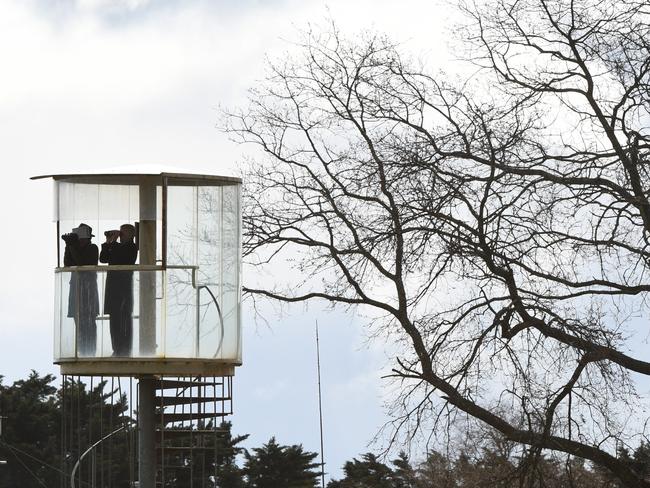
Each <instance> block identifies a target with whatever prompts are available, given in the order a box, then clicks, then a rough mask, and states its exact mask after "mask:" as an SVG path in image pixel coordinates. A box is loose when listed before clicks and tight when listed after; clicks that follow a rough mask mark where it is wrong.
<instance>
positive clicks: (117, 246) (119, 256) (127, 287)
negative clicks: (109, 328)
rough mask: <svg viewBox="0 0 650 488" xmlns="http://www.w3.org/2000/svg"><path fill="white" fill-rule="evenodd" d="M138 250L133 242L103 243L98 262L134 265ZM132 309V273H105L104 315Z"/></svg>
mask: <svg viewBox="0 0 650 488" xmlns="http://www.w3.org/2000/svg"><path fill="white" fill-rule="evenodd" d="M137 257H138V248H137V247H136V245H135V244H134V243H133V242H105V243H103V244H102V252H101V253H100V254H99V260H100V261H101V262H102V263H107V264H135V260H136V259H137ZM124 307H127V308H132V307H133V271H109V272H108V273H106V291H105V293H104V313H107V314H111V313H119V311H120V310H125V308H124Z"/></svg>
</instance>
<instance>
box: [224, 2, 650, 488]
mask: <svg viewBox="0 0 650 488" xmlns="http://www.w3.org/2000/svg"><path fill="white" fill-rule="evenodd" d="M487 3H488V4H489V5H485V6H482V7H476V6H471V5H463V6H462V7H461V8H462V9H464V11H465V13H466V14H467V15H468V18H469V19H470V22H468V24H467V26H466V27H467V30H466V31H465V33H464V39H465V44H464V46H465V48H467V53H468V60H469V62H470V63H471V64H472V66H474V68H476V67H477V66H478V70H476V69H474V71H475V72H474V73H473V74H472V76H471V77H468V78H467V80H465V81H464V82H463V83H462V84H459V83H456V82H449V81H445V79H444V77H443V76H442V75H431V74H428V72H427V70H426V69H425V68H423V67H422V66H419V65H418V64H417V63H415V62H412V61H410V60H408V59H405V58H404V56H403V55H401V54H400V52H399V48H398V47H397V46H395V45H394V44H392V43H391V42H390V41H389V40H388V39H386V38H383V37H381V36H377V35H364V36H363V37H362V38H360V40H357V41H352V42H350V41H348V40H346V39H345V38H344V36H342V35H340V34H339V33H338V32H337V31H336V29H335V28H332V29H330V30H328V31H326V32H324V33H318V32H316V33H314V32H311V33H308V34H307V35H306V38H305V40H304V43H303V44H302V45H301V50H300V52H301V55H300V56H298V57H297V58H295V59H291V60H288V61H286V62H283V63H276V64H274V65H272V66H271V72H270V74H269V76H268V79H267V80H266V83H264V84H262V85H261V86H260V87H258V88H257V89H255V90H254V91H252V92H251V103H250V106H249V107H248V108H246V109H245V110H243V111H240V112H233V113H230V114H229V117H228V121H229V122H228V130H230V131H231V133H232V135H233V136H234V137H235V138H236V139H239V140H241V141H243V142H252V143H255V144H257V145H259V146H260V147H261V148H262V150H263V151H264V152H265V153H266V155H268V160H267V161H266V164H265V163H263V162H258V164H256V165H253V166H252V169H251V172H250V174H249V175H248V176H247V178H246V190H247V195H246V199H245V210H244V221H245V236H244V252H245V256H246V257H247V258H248V259H249V261H250V262H252V263H253V264H256V265H258V266H268V265H270V264H271V263H273V262H274V261H281V262H288V263H289V267H290V269H291V270H292V274H291V275H290V277H289V280H288V281H287V282H286V283H284V284H283V283H282V282H281V280H278V283H276V285H275V286H274V287H273V288H261V287H249V288H248V289H247V290H246V291H247V292H249V293H251V294H253V295H255V296H264V297H269V298H271V299H274V300H280V301H285V302H300V301H309V300H314V299H323V300H326V301H329V302H331V303H334V304H344V305H348V306H363V307H364V308H365V309H366V310H374V314H373V315H372V317H373V318H372V320H369V322H370V323H369V326H370V327H371V328H372V330H373V333H374V334H380V335H386V336H390V337H392V338H393V339H394V340H395V341H397V342H399V343H401V345H402V347H401V349H400V351H402V352H401V353H400V354H399V356H397V357H395V358H394V375H395V377H397V378H399V381H401V383H402V388H403V394H402V395H400V397H399V400H398V401H399V403H400V404H401V406H402V407H403V409H402V413H401V414H400V415H398V417H396V419H395V425H396V427H397V428H398V429H401V430H402V431H406V432H407V433H411V432H413V431H414V430H417V429H424V428H429V429H431V428H433V426H432V424H431V423H430V422H436V421H438V420H439V419H441V417H440V415H439V414H440V413H444V412H454V411H462V412H464V413H466V414H468V415H469V416H471V417H473V418H475V419H478V420H479V421H481V422H483V423H485V424H487V425H489V426H490V427H492V428H494V429H496V430H497V431H499V432H500V433H502V434H503V435H504V436H505V437H506V438H507V439H509V440H511V441H515V442H516V443H518V444H519V445H520V446H522V449H523V450H524V452H525V454H526V455H527V456H528V458H529V459H530V460H532V461H534V460H535V459H538V458H539V457H540V455H541V452H542V451H543V450H553V451H557V452H562V453H566V454H568V455H570V456H578V457H581V458H584V459H587V460H590V461H592V462H593V463H596V464H598V465H600V466H603V467H606V468H607V469H609V470H611V471H612V472H613V473H614V474H615V475H616V476H618V477H619V478H620V480H621V481H622V482H623V483H624V484H625V485H626V486H650V482H648V481H647V480H643V479H642V476H641V475H639V474H638V473H636V472H635V471H634V469H633V468H631V467H630V466H629V463H625V462H624V461H622V460H621V459H619V458H617V448H618V447H619V446H620V445H623V444H624V443H626V442H630V441H631V440H633V436H634V434H637V435H644V431H643V429H644V420H645V418H640V419H639V421H638V422H637V423H630V422H629V418H631V417H633V416H634V415H635V414H636V417H637V418H638V416H639V411H640V409H639V408H638V405H639V404H640V401H641V400H642V399H640V398H639V397H638V395H637V394H636V392H635V383H634V381H633V380H634V378H635V377H636V376H634V375H635V374H636V375H640V376H639V377H644V376H648V375H649V374H650V362H648V361H645V360H644V359H643V358H639V357H636V356H634V354H633V352H631V350H630V347H631V344H630V343H629V338H630V335H631V334H632V333H633V332H634V318H635V317H645V318H647V312H648V308H647V298H648V292H650V275H649V273H650V200H649V197H650V156H649V154H650V129H648V128H647V126H648V121H649V120H650V114H649V113H648V112H649V111H650V90H649V89H648V88H649V82H650V75H649V70H650V32H649V16H650V7H649V5H648V4H647V2H635V1H626V0H623V1H621V0H618V1H616V0H603V1H596V0H574V1H568V0H531V1H525V2H521V1H517V0H497V1H492V2H487ZM285 266H286V265H285ZM637 325H638V324H637ZM440 398H441V399H442V400H443V402H440V401H439V400H438V399H440ZM639 432H640V434H639ZM533 465H534V463H533Z"/></svg>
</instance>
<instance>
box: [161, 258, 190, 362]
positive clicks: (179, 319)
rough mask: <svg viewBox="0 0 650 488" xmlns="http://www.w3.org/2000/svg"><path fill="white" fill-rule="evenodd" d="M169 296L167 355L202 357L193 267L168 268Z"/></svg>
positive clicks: (165, 350) (166, 337) (165, 351)
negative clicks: (199, 346)
mask: <svg viewBox="0 0 650 488" xmlns="http://www.w3.org/2000/svg"><path fill="white" fill-rule="evenodd" d="M166 298H167V310H166V314H165V345H164V354H165V356H166V357H181V358H195V357H198V356H197V344H198V333H199V331H198V328H197V321H196V311H197V306H196V304H197V294H196V290H195V289H194V287H193V286H192V271H191V270H190V269H169V270H167V297H166Z"/></svg>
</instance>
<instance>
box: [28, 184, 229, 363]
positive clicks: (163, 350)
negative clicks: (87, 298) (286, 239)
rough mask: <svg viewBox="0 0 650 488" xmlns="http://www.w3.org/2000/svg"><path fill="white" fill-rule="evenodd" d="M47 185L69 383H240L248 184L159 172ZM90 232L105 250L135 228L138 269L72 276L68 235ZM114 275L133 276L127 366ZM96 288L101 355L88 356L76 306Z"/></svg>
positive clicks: (60, 350) (102, 268)
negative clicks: (108, 298) (110, 305)
mask: <svg viewBox="0 0 650 488" xmlns="http://www.w3.org/2000/svg"><path fill="white" fill-rule="evenodd" d="M38 178H53V180H54V207H55V215H54V220H55V221H56V236H55V238H56V246H57V249H58V263H57V268H56V269H55V273H54V275H55V305H54V362H55V363H57V364H59V365H60V367H61V373H62V374H69V375H126V376H133V375H145V374H146V375H151V374H153V375H214V376H232V375H233V374H234V367H235V366H239V365H241V361H242V357H241V356H242V345H241V316H240V308H241V307H240V305H241V291H240V289H241V286H240V273H241V264H240V263H241V258H240V256H241V215H240V207H241V206H240V191H241V180H240V179H238V178H234V177H223V176H215V175H201V174H190V173H173V172H151V171H148V172H144V173H132V174H127V173H120V174H117V173H115V174H114V173H102V174H59V175H44V176H36V177H34V179H38ZM81 223H84V224H87V225H89V226H90V227H92V233H93V234H94V236H95V237H94V238H93V239H92V243H94V244H96V245H97V246H98V247H100V248H101V244H102V243H103V242H104V240H105V238H104V233H105V232H106V231H110V230H114V229H119V228H120V226H121V225H123V224H131V225H133V226H135V228H136V236H135V242H136V245H137V248H138V255H137V261H136V264H134V265H105V264H99V265H97V266H94V265H90V266H68V267H66V266H64V249H65V243H64V242H63V240H62V239H61V235H62V234H65V233H69V232H71V231H72V229H73V228H76V227H78V226H79V224H81ZM111 273H122V274H123V275H124V274H125V275H130V276H132V299H133V300H132V304H133V312H132V317H131V318H132V344H131V347H130V348H129V349H130V351H131V353H130V355H127V356H114V355H113V347H112V345H111V331H110V326H109V323H110V316H109V314H108V313H107V310H104V297H105V293H106V284H107V278H108V277H109V276H110V274H111ZM109 280H110V278H109ZM89 282H90V283H95V282H96V285H97V300H96V301H97V303H98V309H97V311H96V317H95V318H94V320H95V324H96V343H95V344H94V347H92V348H90V351H91V352H88V351H89V349H88V348H84V347H81V346H80V344H81V342H82V341H80V337H79V335H80V331H79V328H78V327H77V326H76V324H77V322H78V320H79V317H80V316H81V315H83V314H84V313H87V311H86V312H85V311H84V310H79V307H83V306H84V305H83V303H84V301H83V300H78V299H75V297H78V295H79V294H80V293H83V291H80V289H79V288H80V286H79V283H89ZM92 286H93V287H94V284H93V285H92ZM93 289H94V288H93ZM128 292H130V291H127V293H128ZM86 306H87V305H86ZM93 315H95V314H94V313H93Z"/></svg>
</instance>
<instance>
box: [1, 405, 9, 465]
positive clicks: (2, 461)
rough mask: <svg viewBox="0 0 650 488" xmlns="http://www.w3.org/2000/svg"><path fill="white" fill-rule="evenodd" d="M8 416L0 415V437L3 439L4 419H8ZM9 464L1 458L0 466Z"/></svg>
mask: <svg viewBox="0 0 650 488" xmlns="http://www.w3.org/2000/svg"><path fill="white" fill-rule="evenodd" d="M6 418H7V417H3V416H2V415H0V439H2V419H6ZM4 464H7V461H6V460H4V459H0V466H2V465H4Z"/></svg>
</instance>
